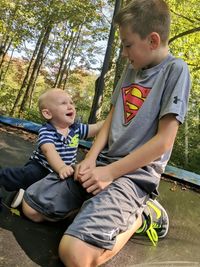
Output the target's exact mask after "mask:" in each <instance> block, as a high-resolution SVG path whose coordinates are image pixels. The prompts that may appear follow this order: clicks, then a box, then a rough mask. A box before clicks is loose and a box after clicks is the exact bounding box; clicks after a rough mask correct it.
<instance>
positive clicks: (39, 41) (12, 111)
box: [9, 31, 44, 116]
mask: <svg viewBox="0 0 200 267" xmlns="http://www.w3.org/2000/svg"><path fill="white" fill-rule="evenodd" d="M43 36H44V31H42V32H41V34H40V36H39V38H38V40H37V43H36V46H35V49H34V52H33V54H32V57H31V60H30V62H29V65H28V68H27V71H26V75H25V77H24V79H23V82H22V85H21V87H20V89H19V92H18V94H17V97H16V99H15V103H14V105H13V107H12V109H11V111H10V114H9V115H10V116H13V114H14V113H15V111H16V109H17V106H18V104H19V101H20V99H21V97H22V95H23V92H24V89H25V88H26V86H27V84H28V80H29V77H30V72H31V68H32V66H33V63H34V61H35V58H36V56H37V54H38V50H39V47H40V44H41V41H42V38H43Z"/></svg>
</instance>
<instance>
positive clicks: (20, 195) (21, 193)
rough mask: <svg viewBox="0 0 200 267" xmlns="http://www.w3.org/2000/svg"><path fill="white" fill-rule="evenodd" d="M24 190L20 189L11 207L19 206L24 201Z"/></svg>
mask: <svg viewBox="0 0 200 267" xmlns="http://www.w3.org/2000/svg"><path fill="white" fill-rule="evenodd" d="M24 192H25V191H24V189H19V191H18V192H17V194H16V195H15V197H14V199H13V201H12V203H11V208H17V207H18V206H19V205H20V204H21V203H22V200H23V196H24Z"/></svg>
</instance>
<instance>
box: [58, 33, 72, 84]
mask: <svg viewBox="0 0 200 267" xmlns="http://www.w3.org/2000/svg"><path fill="white" fill-rule="evenodd" d="M73 35H74V32H73V31H72V32H71V35H70V39H69V41H68V42H67V43H65V46H64V49H63V54H62V57H61V60H60V66H59V70H58V73H57V75H56V80H55V83H54V86H53V87H57V86H58V84H59V80H60V76H61V72H62V69H63V65H64V62H65V58H66V55H67V53H68V51H69V48H70V44H71V41H72V39H73Z"/></svg>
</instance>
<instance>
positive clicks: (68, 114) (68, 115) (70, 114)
mask: <svg viewBox="0 0 200 267" xmlns="http://www.w3.org/2000/svg"><path fill="white" fill-rule="evenodd" d="M73 114H74V113H73V112H70V113H67V114H66V116H67V117H72V116H73Z"/></svg>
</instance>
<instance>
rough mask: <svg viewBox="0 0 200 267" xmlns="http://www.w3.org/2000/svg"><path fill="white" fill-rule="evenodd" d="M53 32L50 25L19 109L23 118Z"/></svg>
mask: <svg viewBox="0 0 200 267" xmlns="http://www.w3.org/2000/svg"><path fill="white" fill-rule="evenodd" d="M51 30H52V25H51V24H49V25H48V26H47V28H46V32H45V34H44V37H43V40H42V42H41V45H40V49H39V52H38V54H37V58H36V60H35V63H34V65H33V70H32V73H31V76H30V79H29V83H28V85H27V88H26V91H25V94H24V97H23V100H22V104H21V106H20V108H19V116H21V114H22V113H23V112H24V111H25V107H26V102H27V100H29V97H30V94H31V90H32V86H33V84H34V81H35V79H37V75H38V73H39V71H38V69H39V68H40V66H41V65H40V63H41V61H42V57H43V54H44V50H45V47H46V45H47V42H48V40H49V35H50V33H51Z"/></svg>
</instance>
